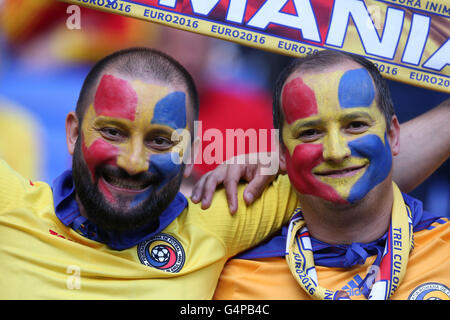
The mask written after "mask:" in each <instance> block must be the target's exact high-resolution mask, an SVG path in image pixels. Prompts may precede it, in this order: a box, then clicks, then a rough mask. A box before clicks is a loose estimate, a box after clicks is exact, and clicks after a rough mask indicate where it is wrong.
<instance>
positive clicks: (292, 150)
mask: <svg viewBox="0 0 450 320" xmlns="http://www.w3.org/2000/svg"><path fill="white" fill-rule="evenodd" d="M324 84H326V85H324ZM286 89H288V90H286ZM311 92H313V93H314V99H312V98H311ZM292 100H294V102H292ZM311 101H316V106H317V107H316V109H314V107H312V106H313V103H311ZM282 106H283V111H284V114H285V119H286V120H285V123H284V126H283V141H284V144H285V145H286V149H287V150H286V154H285V155H286V164H287V170H288V174H289V178H290V180H291V182H292V184H293V186H294V187H295V188H296V190H297V191H298V192H299V193H300V194H309V195H314V196H318V197H321V198H323V199H325V200H328V201H332V202H335V203H348V202H350V203H353V202H355V201H358V200H360V199H362V198H363V197H364V196H365V195H366V194H367V193H368V192H369V191H370V190H372V189H373V188H374V187H375V186H376V185H377V184H379V183H380V182H382V181H384V180H385V179H386V177H387V176H388V174H389V172H390V170H391V167H392V154H391V150H390V146H389V143H388V141H387V135H386V125H385V120H384V116H383V114H382V113H381V111H380V110H379V109H378V107H377V106H376V101H375V88H374V85H373V83H372V80H371V77H370V75H369V74H368V72H367V71H366V70H365V69H355V70H347V71H345V70H339V71H334V72H328V73H316V74H306V75H302V76H301V77H296V78H294V79H293V80H290V81H289V82H287V83H286V85H285V87H284V88H283V93H282ZM303 106H305V107H304V108H303Z"/></svg>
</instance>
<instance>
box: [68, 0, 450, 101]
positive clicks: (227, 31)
mask: <svg viewBox="0 0 450 320" xmlns="http://www.w3.org/2000/svg"><path fill="white" fill-rule="evenodd" d="M62 1H64V2H68V3H73V4H76V5H80V6H85V7H89V8H94V9H99V10H103V11H107V12H111V13H115V14H119V15H125V16H129V17H133V18H137V19H142V20H145V21H150V22H155V23H158V24H162V25H166V26H169V27H173V28H177V29H182V30H187V31H191V32H195V33H200V34H203V35H207V36H211V37H215V38H219V39H224V40H228V41H232V42H236V43H239V44H242V45H247V46H251V47H255V48H258V49H262V50H268V51H272V52H275V53H280V54H284V55H289V56H304V55H307V54H311V53H313V52H315V51H317V50H321V49H324V48H328V49H333V50H340V51H346V52H351V53H356V54H359V55H362V56H365V57H366V58H368V59H370V60H371V61H372V62H374V63H375V64H376V65H377V67H378V68H379V70H380V72H381V73H382V74H383V75H384V76H385V77H386V78H388V79H391V80H395V81H400V82H404V83H408V84H411V85H416V86H420V87H423V88H427V89H432V90H437V91H442V92H449V93H450V66H449V62H450V41H449V34H450V18H449V17H450V4H449V3H448V1H447V0H433V1H432V0H422V1H421V0H248V1H237V0H133V1H130V0H62Z"/></svg>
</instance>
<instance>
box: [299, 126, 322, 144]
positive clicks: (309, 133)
mask: <svg viewBox="0 0 450 320" xmlns="http://www.w3.org/2000/svg"><path fill="white" fill-rule="evenodd" d="M321 136H322V131H321V130H319V129H307V130H303V131H300V133H299V135H298V139H300V140H302V141H303V142H311V141H315V140H317V139H319V138H320V137H321Z"/></svg>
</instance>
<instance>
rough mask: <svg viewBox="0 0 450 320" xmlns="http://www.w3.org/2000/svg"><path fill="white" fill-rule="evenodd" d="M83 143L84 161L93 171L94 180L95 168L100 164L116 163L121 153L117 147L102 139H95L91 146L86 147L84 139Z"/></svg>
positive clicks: (90, 170)
mask: <svg viewBox="0 0 450 320" xmlns="http://www.w3.org/2000/svg"><path fill="white" fill-rule="evenodd" d="M82 145H83V155H84V161H85V162H86V165H87V167H88V169H89V172H90V173H91V177H92V181H94V179H95V170H96V169H97V167H98V166H99V165H103V164H109V165H116V163H117V156H118V155H119V149H118V148H117V147H114V146H113V145H111V144H109V143H108V142H106V141H105V140H102V139H97V140H95V141H94V142H93V143H92V144H91V146H90V147H89V148H87V147H86V145H85V143H84V141H83V143H82Z"/></svg>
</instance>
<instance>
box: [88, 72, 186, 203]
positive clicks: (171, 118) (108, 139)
mask: <svg viewBox="0 0 450 320" xmlns="http://www.w3.org/2000/svg"><path fill="white" fill-rule="evenodd" d="M177 129H187V124H186V94H185V92H184V91H174V90H172V89H171V88H170V87H169V86H165V85H155V84H149V83H144V82H142V81H139V80H135V81H127V80H124V79H121V78H120V77H116V76H114V75H109V74H106V75H103V76H102V78H101V79H100V82H99V85H98V87H97V90H96V92H95V97H94V101H93V104H91V105H90V106H89V107H88V109H87V110H86V113H85V116H84V119H83V123H82V130H81V131H82V150H83V155H84V159H85V162H86V164H87V167H88V169H89V171H90V173H91V177H92V179H93V181H94V182H95V180H96V179H98V185H99V189H100V190H101V191H102V192H103V194H104V195H105V197H106V198H107V199H108V200H109V201H111V202H115V201H116V199H115V196H114V195H115V194H116V193H118V194H127V195H129V196H131V197H134V200H133V205H136V204H138V203H139V202H140V201H141V200H144V199H145V198H147V196H148V194H149V193H150V192H152V190H151V188H146V190H145V192H141V191H142V190H139V186H133V182H132V181H131V180H130V179H129V181H128V185H127V187H125V188H121V187H119V186H113V185H112V184H113V183H112V184H111V183H108V182H107V181H105V179H102V178H99V177H96V173H98V172H97V170H98V169H99V168H101V167H102V166H110V167H113V168H114V167H119V168H121V169H123V170H125V171H126V172H127V173H128V175H129V176H135V175H138V174H139V173H142V172H150V173H152V174H155V175H158V176H160V177H162V178H163V179H162V180H163V181H162V182H161V183H160V186H159V187H161V186H163V185H165V184H167V183H168V182H169V181H170V180H171V179H172V178H173V177H175V176H177V175H178V174H179V173H180V171H181V164H180V161H175V162H174V161H173V159H179V157H181V156H182V155H183V150H184V149H185V148H186V143H188V142H187V141H183V146H182V147H181V146H180V145H177V143H176V142H175V143H174V142H173V141H172V134H174V131H175V130H177ZM110 182H111V181H110Z"/></svg>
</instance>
